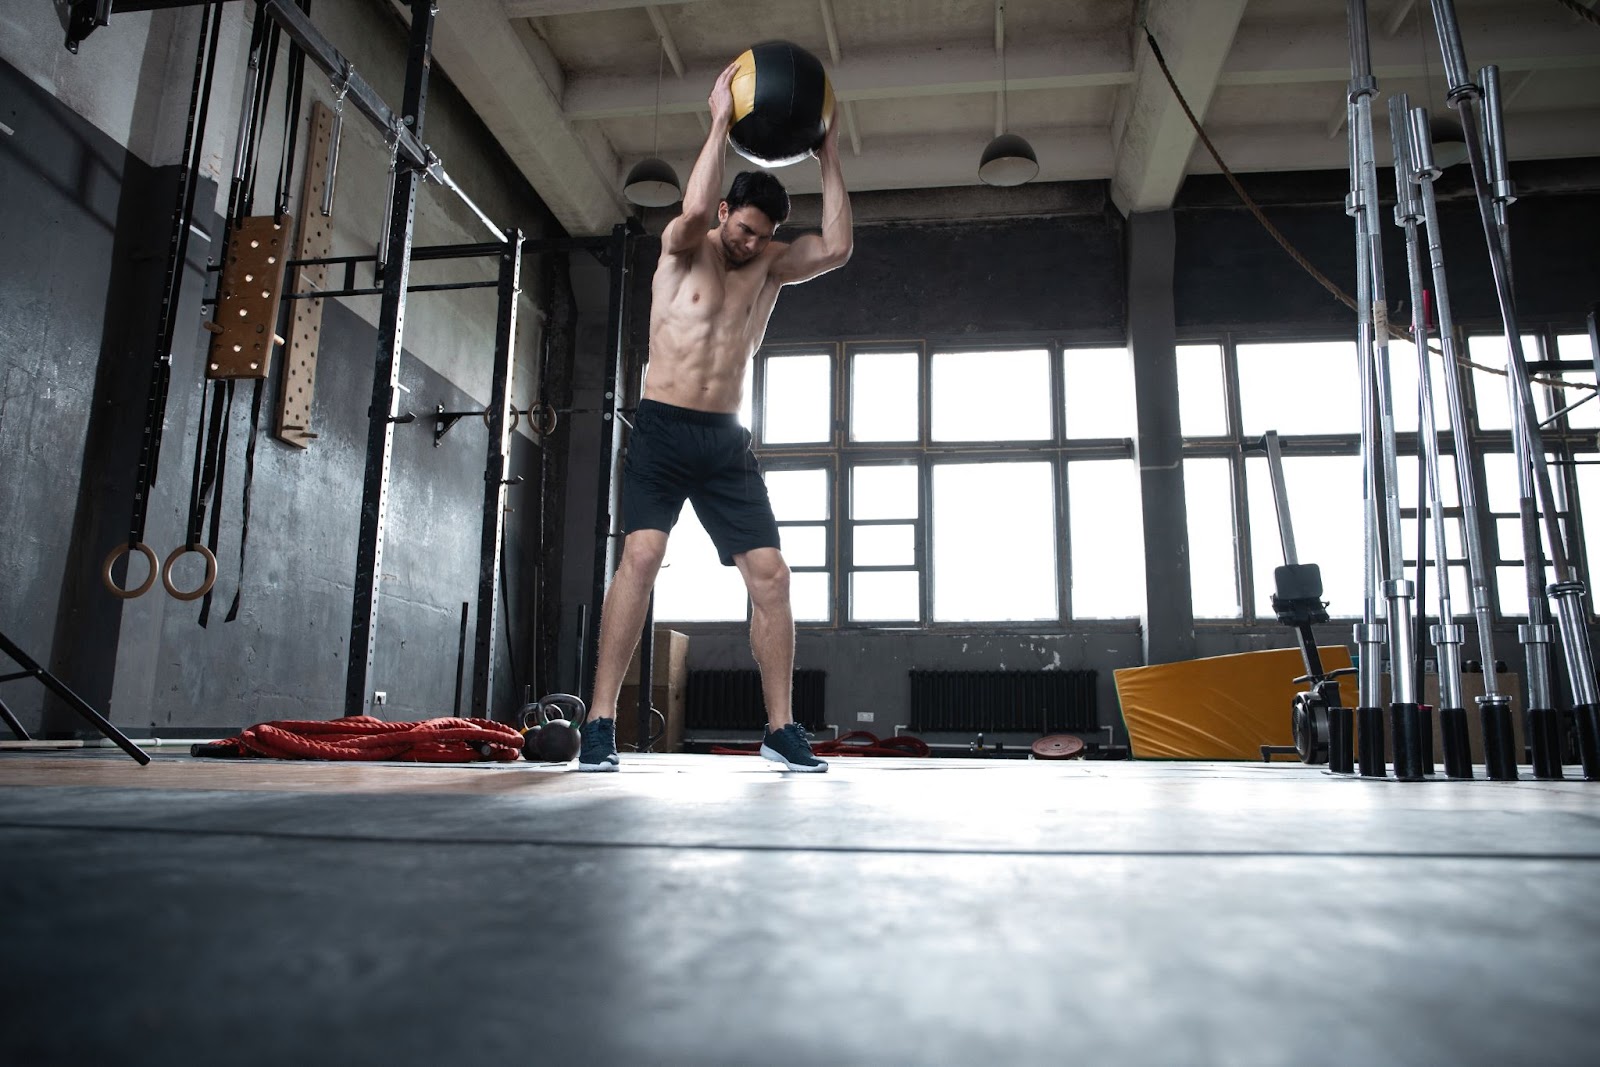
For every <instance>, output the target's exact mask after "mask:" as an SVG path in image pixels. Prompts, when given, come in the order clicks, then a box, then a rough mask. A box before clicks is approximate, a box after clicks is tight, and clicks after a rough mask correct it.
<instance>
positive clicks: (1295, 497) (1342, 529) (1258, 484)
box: [1245, 456, 1365, 619]
mask: <svg viewBox="0 0 1600 1067" xmlns="http://www.w3.org/2000/svg"><path fill="white" fill-rule="evenodd" d="M1283 482H1284V487H1285V489H1286V491H1287V492H1288V495H1289V512H1290V515H1291V517H1292V519H1293V524H1292V525H1293V529H1294V542H1295V549H1296V554H1297V555H1298V556H1299V557H1300V562H1301V563H1315V564H1316V565H1317V566H1318V567H1319V568H1320V569H1321V571H1322V598H1323V599H1324V600H1326V601H1327V602H1328V613H1329V614H1330V615H1335V616H1343V617H1349V616H1355V615H1360V614H1361V607H1362V600H1363V595H1364V594H1363V582H1364V578H1363V574H1362V571H1363V566H1362V564H1363V561H1362V553H1363V547H1362V546H1363V545H1364V544H1365V541H1364V540H1363V539H1362V536H1361V525H1362V521H1363V520H1362V516H1363V514H1364V512H1363V510H1362V503H1361V458H1360V457H1359V456H1285V457H1284V460H1283ZM1245 483H1246V485H1247V487H1248V490H1249V492H1248V502H1249V513H1250V553H1251V564H1252V576H1253V577H1254V579H1255V587H1256V590H1255V601H1256V604H1255V610H1256V614H1257V616H1258V617H1260V618H1263V619H1270V618H1272V617H1273V614H1272V590H1273V578H1272V572H1273V570H1275V569H1276V568H1277V567H1279V566H1281V565H1282V563H1283V543H1282V541H1281V540H1280V539H1279V536H1278V519H1277V511H1276V508H1275V507H1274V505H1273V501H1272V482H1271V479H1270V476H1269V475H1268V473H1267V461H1266V458H1265V457H1264V456H1250V457H1248V458H1247V459H1246V460H1245Z"/></svg>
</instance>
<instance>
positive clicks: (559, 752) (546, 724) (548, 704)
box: [522, 693, 589, 763]
mask: <svg viewBox="0 0 1600 1067" xmlns="http://www.w3.org/2000/svg"><path fill="white" fill-rule="evenodd" d="M588 717H589V709H588V708H586V707H585V706H584V703H583V701H582V699H580V698H579V697H575V696H572V695H571V694H570V693H551V694H550V695H549V696H546V697H545V698H544V699H543V700H536V701H534V702H533V703H532V704H525V705H523V708H522V758H523V759H525V760H528V761H529V762H532V763H568V762H571V760H572V759H573V757H575V756H576V755H577V754H578V749H579V748H580V747H582V744H583V738H582V736H581V735H580V734H579V732H578V728H579V727H581V726H582V725H583V722H584V720H585V719H587V718H588Z"/></svg>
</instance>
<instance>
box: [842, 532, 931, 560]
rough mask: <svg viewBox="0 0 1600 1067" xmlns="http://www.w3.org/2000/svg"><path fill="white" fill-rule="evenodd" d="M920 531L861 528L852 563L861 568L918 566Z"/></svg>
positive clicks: (856, 535) (857, 535)
mask: <svg viewBox="0 0 1600 1067" xmlns="http://www.w3.org/2000/svg"><path fill="white" fill-rule="evenodd" d="M916 529H917V528H916V527H915V526H912V525H910V524H909V523H908V524H907V525H905V526H899V525H895V526H857V527H856V528H855V542H854V544H853V546H852V549H853V555H852V556H851V562H853V563H854V564H855V565H856V566H858V567H910V566H913V565H914V564H915V563H916V562H917V541H916Z"/></svg>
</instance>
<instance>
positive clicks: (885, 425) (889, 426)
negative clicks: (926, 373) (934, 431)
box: [850, 351, 920, 441]
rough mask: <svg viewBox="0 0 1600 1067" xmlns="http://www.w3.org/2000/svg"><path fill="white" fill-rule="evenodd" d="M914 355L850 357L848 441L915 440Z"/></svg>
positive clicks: (860, 354)
mask: <svg viewBox="0 0 1600 1067" xmlns="http://www.w3.org/2000/svg"><path fill="white" fill-rule="evenodd" d="M919 362H920V356H919V354H918V353H917V352H872V351H868V352H856V353H854V354H852V355H851V357H850V440H852V441H915V440H917V437H918V433H917V425H918V410H917V409H918V399H919V393H918V389H917V380H918V373H919V371H918V366H919Z"/></svg>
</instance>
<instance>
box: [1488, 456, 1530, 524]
mask: <svg viewBox="0 0 1600 1067" xmlns="http://www.w3.org/2000/svg"><path fill="white" fill-rule="evenodd" d="M1483 482H1484V485H1483V491H1484V496H1485V499H1487V500H1488V502H1489V510H1490V511H1503V512H1506V513H1507V514H1511V515H1515V514H1517V513H1518V502H1519V500H1520V499H1521V496H1522V490H1521V489H1520V488H1518V485H1517V457H1515V456H1513V455H1512V454H1511V453H1510V452H1486V453H1484V456H1483Z"/></svg>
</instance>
